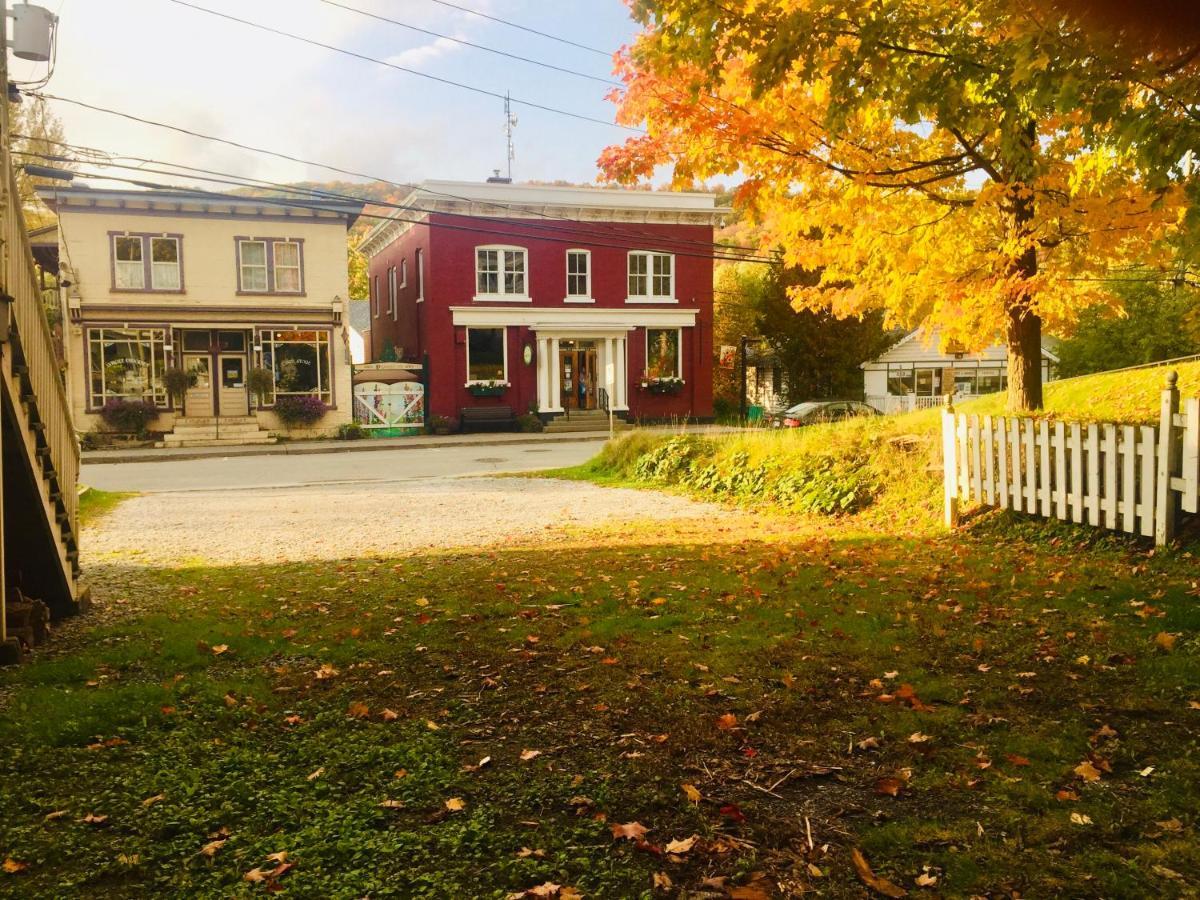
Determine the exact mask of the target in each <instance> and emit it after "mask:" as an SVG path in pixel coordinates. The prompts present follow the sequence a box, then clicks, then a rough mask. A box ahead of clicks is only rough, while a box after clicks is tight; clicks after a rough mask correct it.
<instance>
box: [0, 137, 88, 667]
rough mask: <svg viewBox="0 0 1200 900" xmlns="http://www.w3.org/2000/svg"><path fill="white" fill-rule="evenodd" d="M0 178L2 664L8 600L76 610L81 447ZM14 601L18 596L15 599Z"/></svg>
mask: <svg viewBox="0 0 1200 900" xmlns="http://www.w3.org/2000/svg"><path fill="white" fill-rule="evenodd" d="M3 168H4V171H3V172H0V214H2V217H3V221H2V223H0V241H2V243H0V464H2V469H3V478H2V480H0V508H2V509H3V518H2V520H0V537H2V539H0V662H6V661H8V662H11V661H13V659H14V658H20V655H21V646H20V642H19V641H17V640H16V639H15V638H10V636H9V634H8V628H7V622H8V615H7V597H8V596H9V595H10V594H11V596H13V597H14V598H18V597H19V598H20V602H21V603H27V602H33V601H40V602H42V603H44V604H45V605H46V606H47V607H48V608H49V611H50V615H51V617H52V618H54V619H59V618H62V617H63V616H66V615H69V614H71V613H73V612H76V611H77V610H78V609H79V606H80V601H81V599H85V598H86V592H85V591H84V589H83V588H82V586H81V584H80V580H79V576H80V570H79V523H78V494H77V488H76V483H77V479H78V476H79V443H78V441H77V439H76V434H75V427H74V423H73V422H72V419H71V408H70V404H69V403H68V399H67V392H66V387H65V386H64V384H63V378H62V370H61V367H60V364H59V360H58V358H57V356H56V354H55V352H54V345H53V342H52V340H51V333H50V327H49V325H48V323H47V321H46V312H45V308H44V307H43V305H42V295H41V291H40V289H39V287H38V282H37V276H36V274H35V271H34V267H33V255H32V252H31V250H30V246H29V238H28V237H27V235H26V231H25V220H24V216H23V215H22V213H21V210H20V204H19V202H18V200H17V186H16V180H15V178H14V177H13V172H12V167H11V165H10V164H9V161H8V157H7V154H5V156H4V165H3ZM18 592H19V593H18Z"/></svg>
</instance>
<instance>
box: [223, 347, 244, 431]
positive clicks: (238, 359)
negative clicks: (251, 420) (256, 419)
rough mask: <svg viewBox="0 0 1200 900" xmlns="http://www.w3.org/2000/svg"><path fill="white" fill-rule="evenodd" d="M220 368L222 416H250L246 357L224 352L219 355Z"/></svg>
mask: <svg viewBox="0 0 1200 900" xmlns="http://www.w3.org/2000/svg"><path fill="white" fill-rule="evenodd" d="M217 366H218V367H219V369H220V373H221V374H220V398H219V405H220V409H221V415H222V416H248V415H249V414H250V399H249V395H248V394H247V391H246V357H245V356H244V355H242V354H234V353H222V354H220V355H219V356H218V357H217Z"/></svg>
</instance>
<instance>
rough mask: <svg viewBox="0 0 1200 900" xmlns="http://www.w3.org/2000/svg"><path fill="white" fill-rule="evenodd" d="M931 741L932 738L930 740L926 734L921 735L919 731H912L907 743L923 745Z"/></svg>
mask: <svg viewBox="0 0 1200 900" xmlns="http://www.w3.org/2000/svg"><path fill="white" fill-rule="evenodd" d="M931 740H933V738H931V737H930V736H929V735H927V734H923V733H922V732H920V731H914V732H913V733H912V734H910V735H909V736H908V742H909V743H910V744H925V743H928V742H929V741H931Z"/></svg>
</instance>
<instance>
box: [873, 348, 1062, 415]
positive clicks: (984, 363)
mask: <svg viewBox="0 0 1200 900" xmlns="http://www.w3.org/2000/svg"><path fill="white" fill-rule="evenodd" d="M1056 343H1057V342H1056V341H1055V340H1054V338H1049V337H1044V338H1043V339H1042V381H1052V380H1054V378H1055V376H1056V370H1057V368H1058V356H1057V355H1056V354H1055V352H1054V348H1055V346H1056ZM940 345H941V341H940V336H939V334H938V333H937V331H936V330H935V331H932V332H924V333H923V332H921V331H919V330H918V331H914V332H911V333H910V334H907V335H905V336H904V337H902V338H901V339H900V340H899V341H897V342H896V343H895V344H893V345H892V347H891V348H890V349H889V350H888V351H887V352H886V353H884V354H882V355H881V356H878V357H876V358H875V359H871V360H868V361H867V362H865V363H863V364H862V369H863V382H864V393H865V395H866V401H867V403H869V404H871V406H874V407H875V408H876V409H878V410H879V411H880V412H884V413H893V412H908V411H909V410H912V409H926V408H928V407H931V406H937V405H939V404H940V403H941V402H942V398H943V397H945V395H946V394H947V393H953V394H954V395H955V396H958V397H970V396H974V395H976V394H994V393H997V392H998V391H1003V390H1007V388H1008V351H1007V350H1006V349H1005V347H1004V345H1003V344H993V345H992V346H990V347H988V348H987V349H986V350H984V351H983V352H981V353H954V352H953V351H952V350H951V351H950V352H943V351H942V350H941V346H940Z"/></svg>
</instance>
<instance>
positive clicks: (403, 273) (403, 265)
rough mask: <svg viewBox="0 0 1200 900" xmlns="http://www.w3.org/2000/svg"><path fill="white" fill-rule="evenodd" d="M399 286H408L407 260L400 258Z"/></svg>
mask: <svg viewBox="0 0 1200 900" xmlns="http://www.w3.org/2000/svg"><path fill="white" fill-rule="evenodd" d="M400 287H402V288H406V287H408V260H407V259H402V260H400Z"/></svg>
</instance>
